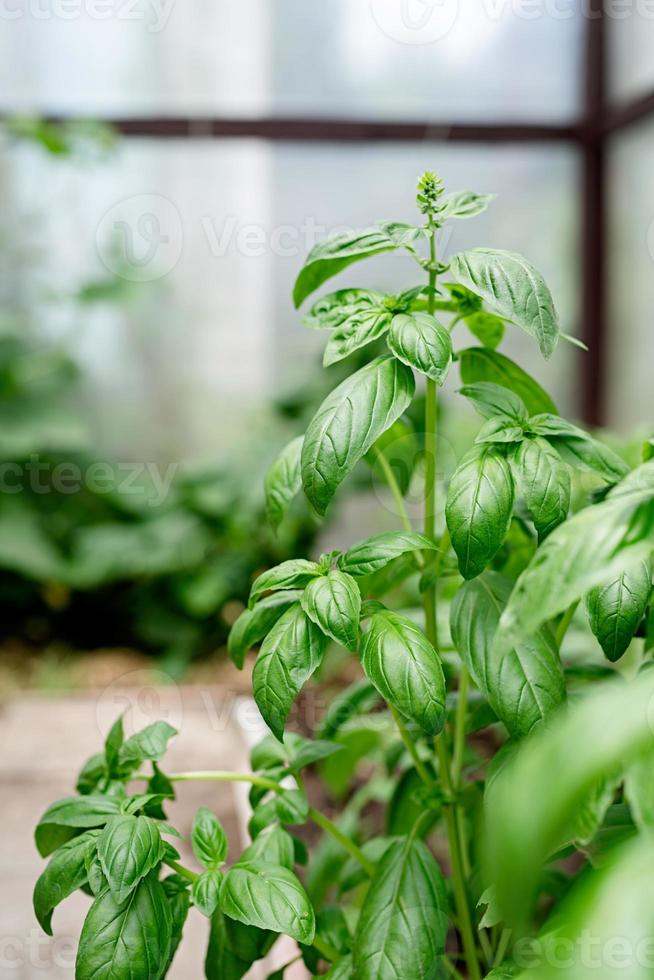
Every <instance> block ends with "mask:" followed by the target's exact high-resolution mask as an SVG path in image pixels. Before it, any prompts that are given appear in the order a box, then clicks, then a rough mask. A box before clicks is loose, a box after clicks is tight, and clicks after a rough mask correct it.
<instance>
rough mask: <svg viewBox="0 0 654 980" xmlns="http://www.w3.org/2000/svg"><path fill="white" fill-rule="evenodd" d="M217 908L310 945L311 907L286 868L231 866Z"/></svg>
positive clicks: (255, 864) (313, 925)
mask: <svg viewBox="0 0 654 980" xmlns="http://www.w3.org/2000/svg"><path fill="white" fill-rule="evenodd" d="M220 907H221V909H222V911H223V912H224V913H225V915H228V916H229V917H230V918H232V919H236V920H237V921H238V922H244V923H245V924H246V925H251V926H257V928H259V929H270V930H271V931H272V932H283V933H286V935H287V936H290V937H291V938H292V939H296V940H297V941H298V942H299V943H308V944H310V943H312V942H313V937H314V934H315V928H316V922H315V916H314V912H313V907H312V905H311V902H310V901H309V897H308V895H307V893H306V892H305V890H304V888H303V887H302V885H301V884H300V882H299V881H298V879H297V877H296V876H295V875H294V874H293V872H292V871H289V870H288V868H283V867H281V866H275V865H270V864H264V863H263V862H261V861H245V862H243V863H240V862H239V863H238V864H234V865H232V867H231V868H230V869H229V871H228V872H227V874H226V875H225V877H224V878H223V882H222V886H221V889H220Z"/></svg>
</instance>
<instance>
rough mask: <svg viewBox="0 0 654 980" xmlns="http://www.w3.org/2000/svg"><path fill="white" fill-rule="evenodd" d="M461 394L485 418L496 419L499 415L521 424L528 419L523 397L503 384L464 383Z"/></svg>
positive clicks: (484, 382)
mask: <svg viewBox="0 0 654 980" xmlns="http://www.w3.org/2000/svg"><path fill="white" fill-rule="evenodd" d="M459 394H460V395H463V396H464V397H465V398H467V399H468V400H469V401H471V402H472V404H473V405H474V407H475V408H476V410H477V412H478V413H479V414H480V415H481V417H482V418H483V419H494V418H496V417H497V416H498V415H499V416H505V417H506V418H507V419H510V420H511V421H512V422H515V423H519V424H522V423H523V422H525V421H526V420H527V408H526V406H525V403H524V402H523V400H522V398H520V396H519V395H516V393H515V392H514V391H511V390H510V389H509V388H505V387H504V386H503V385H497V384H494V383H493V382H492V381H477V382H476V383H475V384H471V385H464V386H463V388H460V389H459Z"/></svg>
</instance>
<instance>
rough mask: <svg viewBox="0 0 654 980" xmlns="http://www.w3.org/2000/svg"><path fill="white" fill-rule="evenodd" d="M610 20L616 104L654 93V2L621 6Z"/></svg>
mask: <svg viewBox="0 0 654 980" xmlns="http://www.w3.org/2000/svg"><path fill="white" fill-rule="evenodd" d="M618 7H619V9H620V11H621V12H619V14H618V16H616V15H615V12H614V15H613V16H610V17H608V18H607V39H608V56H609V57H608V70H609V94H610V97H611V99H612V100H614V101H616V102H626V101H628V100H629V99H636V98H638V97H639V96H641V95H644V94H645V93H647V92H651V91H653V90H654V2H652V0H634V2H633V3H626V4H624V3H620V4H619V3H617V2H616V10H617V9H618Z"/></svg>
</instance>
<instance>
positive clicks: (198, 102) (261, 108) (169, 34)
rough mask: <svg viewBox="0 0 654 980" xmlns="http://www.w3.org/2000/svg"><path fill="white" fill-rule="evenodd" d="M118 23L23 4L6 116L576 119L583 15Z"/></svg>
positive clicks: (152, 10)
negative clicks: (36, 11) (9, 112)
mask: <svg viewBox="0 0 654 980" xmlns="http://www.w3.org/2000/svg"><path fill="white" fill-rule="evenodd" d="M559 6H560V7H561V9H560V10H558V7H559ZM62 7H65V9H66V10H67V11H68V14H67V16H65V17H64V16H62V15H61V10H60V8H62ZM106 7H107V4H106V0H51V4H49V5H46V4H40V8H42V13H41V16H35V15H34V14H33V13H30V11H31V10H33V9H39V4H38V0H27V3H26V4H25V5H19V4H16V14H17V15H16V17H15V18H13V19H12V18H7V17H4V18H2V19H0V28H1V31H2V32H1V34H0V93H1V94H0V99H1V103H0V105H1V106H2V108H3V109H5V110H7V109H13V110H18V109H20V110H33V109H38V110H49V111H54V112H57V111H58V112H74V113H82V112H84V113H90V114H93V113H113V114H119V115H120V114H123V115H129V114H142V113H160V114H171V113H186V114H193V113H205V114H233V115H259V114H267V113H277V114H301V115H321V114H322V115H338V116H371V117H386V118H388V117H397V118H401V119H406V118H410V117H418V118H421V119H424V118H426V119H435V120H443V119H445V120H447V121H449V120H452V119H453V120H475V121H485V120H489V119H497V118H502V119H515V120H519V119H539V120H562V119H569V118H572V117H574V116H575V115H576V114H577V113H578V110H579V104H580V99H579V93H580V65H581V47H582V44H581V40H582V28H583V16H582V14H581V12H580V11H579V9H578V5H577V4H559V5H557V4H552V3H550V2H549V0H543V2H542V3H538V2H537V3H536V4H534V0H519V2H515V0H514V2H511V3H506V2H501V0H465V3H464V2H462V0H329V2H327V3H308V2H307V0H239V2H234V0H185V2H184V3H175V2H173V0H118V2H117V3H116V4H114V5H113V6H112V9H111V10H110V11H109V12H107V11H106V9H105V8H106ZM11 9H12V10H13V9H14V8H11ZM99 11H100V13H99Z"/></svg>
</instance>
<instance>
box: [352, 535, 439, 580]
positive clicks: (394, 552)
mask: <svg viewBox="0 0 654 980" xmlns="http://www.w3.org/2000/svg"><path fill="white" fill-rule="evenodd" d="M435 550H437V545H436V544H435V543H434V542H433V541H431V540H430V539H429V538H427V537H425V535H424V534H419V533H418V532H417V531H382V533H381V534H375V535H374V536H373V537H372V538H366V539H365V540H364V541H359V543H358V544H355V545H352V547H351V548H348V550H347V551H346V552H345V554H343V555H341V556H340V557H339V559H338V567H339V568H340V569H341V571H343V572H347V574H348V575H354V576H355V578H356V577H361V576H363V575H371V574H372V573H373V572H377V571H379V569H380V568H384V566H385V565H388V563H389V562H391V561H393V559H394V558H399V557H400V555H405V554H407V552H409V551H435Z"/></svg>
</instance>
